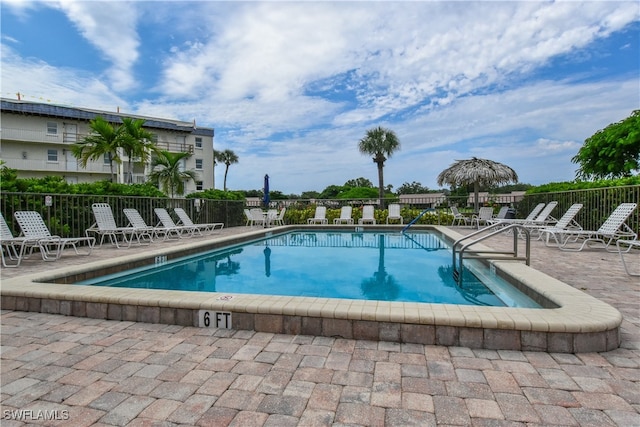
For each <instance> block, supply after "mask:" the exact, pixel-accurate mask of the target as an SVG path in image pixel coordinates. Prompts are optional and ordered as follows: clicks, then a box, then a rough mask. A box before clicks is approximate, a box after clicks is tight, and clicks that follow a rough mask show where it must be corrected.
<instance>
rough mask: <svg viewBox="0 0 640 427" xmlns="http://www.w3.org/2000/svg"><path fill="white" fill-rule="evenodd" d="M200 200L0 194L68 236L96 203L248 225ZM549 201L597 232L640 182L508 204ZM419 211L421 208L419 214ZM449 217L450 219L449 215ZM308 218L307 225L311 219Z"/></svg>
mask: <svg viewBox="0 0 640 427" xmlns="http://www.w3.org/2000/svg"><path fill="white" fill-rule="evenodd" d="M466 199H467V198H466V197H464V200H465V201H466ZM195 200H196V199H170V198H148V197H130V196H99V195H64V194H33V193H6V192H3V193H2V195H1V197H0V209H1V211H2V214H3V215H4V217H5V219H6V220H7V221H8V222H10V226H13V213H14V212H15V211H17V210H35V211H38V212H40V213H41V214H42V215H43V217H44V218H45V221H47V222H48V225H49V227H50V229H51V231H52V232H55V234H59V235H61V236H64V237H71V236H79V235H82V234H84V230H85V229H86V228H88V227H89V226H90V225H91V224H92V221H93V214H92V212H91V204H92V203H98V202H105V203H109V204H111V205H112V209H113V210H114V214H116V215H119V217H118V219H119V221H120V222H121V223H122V222H125V221H126V220H125V218H124V214H123V213H122V209H124V208H130V207H132V208H136V209H138V210H139V211H140V212H141V214H143V218H145V220H146V221H148V223H149V224H155V223H156V222H157V219H156V218H155V217H154V215H153V208H155V207H165V208H166V207H169V208H173V207H182V208H184V209H185V210H186V211H187V212H188V213H189V214H190V215H191V216H192V218H193V220H194V221H196V222H201V223H210V222H224V223H225V226H228V227H231V226H237V225H244V223H245V221H246V220H245V218H244V213H243V208H244V207H245V202H244V201H235V200H208V199H201V202H200V203H201V206H200V207H197V206H196V202H195ZM457 200H458V199H455V198H449V199H448V203H447V204H443V205H440V206H438V208H437V209H438V210H437V211H436V213H435V215H434V218H436V223H438V224H441V225H449V224H450V222H446V218H444V217H445V215H440V214H441V213H446V212H449V203H451V204H453V203H455V202H456V201H457ZM47 201H48V202H47ZM370 201H371V200H369V199H366V200H365V199H361V200H319V199H307V200H286V201H284V200H273V201H272V205H273V206H274V207H276V206H287V208H288V209H287V211H288V212H289V210H291V209H296V208H305V207H309V206H311V205H314V204H323V205H326V206H328V207H329V206H330V207H332V208H333V207H335V208H339V207H340V206H343V205H345V204H352V205H355V206H358V205H362V204H365V203H366V202H370ZM550 201H557V202H558V205H557V206H556V208H555V210H554V211H553V212H552V213H551V215H553V216H554V217H556V218H559V217H560V216H562V214H563V213H564V212H565V211H566V210H567V209H569V207H570V206H571V205H572V204H574V203H582V204H583V205H584V206H583V208H582V209H581V210H580V212H578V214H577V215H576V217H575V220H576V221H577V222H578V223H579V224H580V225H581V226H582V227H583V228H584V229H586V230H597V229H598V228H599V227H600V226H601V225H602V223H603V222H604V221H605V220H606V219H607V218H608V216H609V215H610V214H611V212H613V210H614V209H615V208H616V207H617V206H618V205H619V204H620V203H629V202H631V203H638V201H640V185H631V186H623V187H608V188H597V189H588V190H575V191H563V192H553V193H540V194H532V195H527V196H525V197H524V199H523V200H522V201H518V202H515V201H513V202H507V204H511V205H512V206H514V207H515V208H516V210H517V215H516V217H518V218H524V217H525V216H526V215H527V214H528V213H529V212H530V211H531V209H533V207H534V206H535V205H536V204H538V203H540V202H543V203H549V202H550ZM285 202H286V203H285ZM423 206H424V205H422V204H420V205H403V208H407V207H408V208H414V209H419V210H420V211H421V210H423V209H424V208H425V207H423ZM427 207H429V206H427ZM496 210H497V207H496ZM418 213H419V211H418V212H417V213H416V215H417V214H418ZM354 215H355V214H354ZM285 218H286V217H285ZM447 218H449V217H448V216H447ZM449 221H450V220H449ZM304 222H305V223H306V219H305V220H304ZM626 223H627V225H628V226H629V227H630V228H631V229H633V230H634V231H635V232H636V233H640V208H638V209H636V210H635V211H634V212H633V213H632V214H631V216H630V217H629V219H628V220H627V222H626ZM123 225H124V224H123ZM13 230H14V232H15V231H19V230H16V228H15V227H13Z"/></svg>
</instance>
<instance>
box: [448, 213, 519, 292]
mask: <svg viewBox="0 0 640 427" xmlns="http://www.w3.org/2000/svg"><path fill="white" fill-rule="evenodd" d="M491 229H497V230H495V231H493V232H492V233H489V234H486V235H484V236H481V237H479V238H477V239H475V240H473V241H471V242H468V243H466V244H463V245H462V246H461V247H460V250H459V251H458V258H457V259H456V248H457V247H458V245H460V244H461V243H462V242H463V241H465V240H468V239H470V238H472V237H475V236H477V235H478V234H481V233H485V232H486V231H489V230H491ZM511 230H513V250H511V251H493V250H486V251H484V250H480V251H469V252H468V254H467V255H466V257H465V253H466V251H467V249H469V247H470V246H472V245H475V244H476V243H478V242H481V241H483V240H486V239H488V238H490V237H493V236H496V235H498V234H501V233H505V232H508V231H511ZM516 230H517V231H516ZM521 233H522V234H524V236H525V242H526V243H525V248H526V249H525V256H524V257H522V256H518V236H519V235H520V234H521ZM451 251H452V256H453V264H452V265H453V278H454V279H455V280H456V282H458V284H461V283H462V268H463V266H462V260H463V259H464V258H467V259H491V260H515V261H525V262H526V264H527V265H530V260H531V234H530V233H529V229H528V228H527V227H525V226H524V225H522V224H509V225H507V226H505V225H504V224H500V223H496V224H492V225H489V226H487V227H485V228H482V229H480V230H478V231H475V232H473V233H471V234H469V235H467V236H465V237H462V238H460V239H458V240H456V241H455V242H454V243H453V245H452V247H451ZM494 254H498V255H505V256H493V255H494ZM506 255H511V256H506ZM456 265H458V268H456Z"/></svg>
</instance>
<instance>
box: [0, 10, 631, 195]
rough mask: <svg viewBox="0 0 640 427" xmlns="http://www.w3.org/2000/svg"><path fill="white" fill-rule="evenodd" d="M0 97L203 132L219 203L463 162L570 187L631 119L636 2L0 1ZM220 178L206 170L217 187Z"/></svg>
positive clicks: (398, 176) (433, 172)
mask: <svg viewBox="0 0 640 427" xmlns="http://www.w3.org/2000/svg"><path fill="white" fill-rule="evenodd" d="M1 8H2V10H1V12H2V18H1V20H2V21H1V24H2V39H1V43H2V45H1V54H2V56H1V67H2V68H1V72H2V75H1V81H2V86H1V88H2V97H5V98H15V97H16V93H17V92H20V93H21V94H22V97H23V99H25V100H32V101H44V102H50V103H53V104H61V105H71V106H77V107H88V108H98V109H104V110H109V111H115V110H116V109H117V108H118V107H119V108H120V111H121V112H124V113H127V112H130V113H131V114H141V115H148V116H155V117H163V118H174V119H179V120H185V121H192V120H194V119H195V120H196V123H197V124H198V125H201V126H207V127H213V128H215V132H216V137H215V147H216V149H219V150H223V149H227V148H228V149H231V150H233V151H234V152H235V153H236V154H237V155H238V156H239V158H240V162H239V163H238V164H235V165H232V166H231V168H230V170H229V176H228V179H227V185H228V187H229V188H230V189H260V188H261V187H262V177H263V176H264V174H265V173H268V174H269V175H270V177H271V188H272V189H274V190H279V191H282V192H284V193H286V194H290V193H296V194H299V193H301V192H302V191H306V190H317V191H321V190H322V189H324V188H325V187H326V186H328V185H332V184H337V185H341V184H343V183H344V182H346V181H347V180H349V179H352V178H358V177H365V178H368V179H370V180H371V181H372V182H374V183H376V182H377V170H376V167H375V164H374V163H373V162H372V160H371V158H370V157H368V156H365V155H362V154H360V153H359V152H358V149H357V147H358V141H359V140H360V139H361V138H362V137H363V136H364V135H365V133H366V131H367V129H370V128H373V127H375V126H384V127H386V128H389V129H392V130H393V131H395V132H396V134H397V135H398V137H399V139H400V143H401V150H400V151H398V152H397V153H395V154H394V155H393V156H392V157H391V158H390V159H389V160H388V161H387V162H386V166H385V183H386V184H391V185H393V186H394V188H398V187H399V186H400V185H402V184H403V183H404V182H413V181H418V182H420V183H422V185H424V186H427V187H429V188H431V189H437V188H438V185H437V183H436V177H437V175H438V174H439V173H440V172H441V171H442V170H443V169H445V168H447V167H448V166H449V165H450V164H451V163H453V162H454V161H455V160H459V159H467V158H470V157H473V156H476V157H482V158H488V159H491V160H495V161H499V162H502V163H505V164H507V165H509V166H510V167H512V168H513V169H514V170H515V171H516V172H517V173H518V175H519V177H520V181H521V182H525V183H530V184H534V185H536V184H544V183H548V182H558V181H570V180H572V179H573V178H574V177H575V170H576V168H577V165H575V164H573V163H571V158H572V157H573V156H574V155H575V154H576V153H577V151H578V149H579V148H580V147H581V146H582V144H583V143H584V140H585V139H586V138H588V137H589V136H591V135H593V134H594V133H595V132H596V131H597V130H599V129H602V128H604V127H606V126H608V125H609V124H611V123H614V122H617V121H620V120H622V119H624V118H626V117H628V116H629V115H630V114H631V112H632V111H633V110H635V109H638V108H640V88H639V85H640V46H639V44H640V43H639V40H640V3H638V2H637V1H635V0H634V1H623V2H615V1H589V2H576V1H567V2H535V1H530V2H517V1H511V2H509V1H499V2H487V1H481V2H463V1H442V2H436V1H411V2H385V1H377V2H366V1H357V2H324V1H318V2H310V1H308V2H307V1H305V2H302V1H300V2H279V1H272V2H216V1H195V2H189V1H180V2H165V1H144V2H142V1H140V2H122V1H108V2H101V1H81V2H76V1H61V2H56V1H47V2H29V1H13V0H3V1H2V4H1ZM223 174H224V168H217V171H216V187H217V188H221V187H222V179H223V178H222V177H223Z"/></svg>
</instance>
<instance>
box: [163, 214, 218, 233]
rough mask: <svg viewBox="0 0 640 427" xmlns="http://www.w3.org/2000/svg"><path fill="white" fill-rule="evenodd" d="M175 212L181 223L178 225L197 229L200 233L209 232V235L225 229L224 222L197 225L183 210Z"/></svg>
mask: <svg viewBox="0 0 640 427" xmlns="http://www.w3.org/2000/svg"><path fill="white" fill-rule="evenodd" d="M173 211H174V212H175V213H176V215H177V216H178V219H179V221H178V222H177V225H186V226H191V227H196V228H197V229H198V231H199V232H201V231H204V232H207V233H209V234H212V233H213V232H214V231H216V230H217V231H220V230H222V228H224V223H223V222H211V223H208V224H205V223H202V224H196V223H194V222H193V221H192V220H191V217H190V216H189V215H188V214H187V212H185V210H184V209H182V208H173Z"/></svg>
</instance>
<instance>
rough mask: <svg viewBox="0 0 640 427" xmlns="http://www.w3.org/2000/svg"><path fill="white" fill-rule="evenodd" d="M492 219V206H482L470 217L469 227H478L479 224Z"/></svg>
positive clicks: (485, 223) (486, 222) (487, 222)
mask: <svg viewBox="0 0 640 427" xmlns="http://www.w3.org/2000/svg"><path fill="white" fill-rule="evenodd" d="M492 219H493V208H491V207H482V208H480V211H479V212H478V214H477V215H473V216H472V217H471V227H474V226H475V227H476V228H480V224H484V225H488V224H489V223H490V221H491V220H492Z"/></svg>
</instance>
